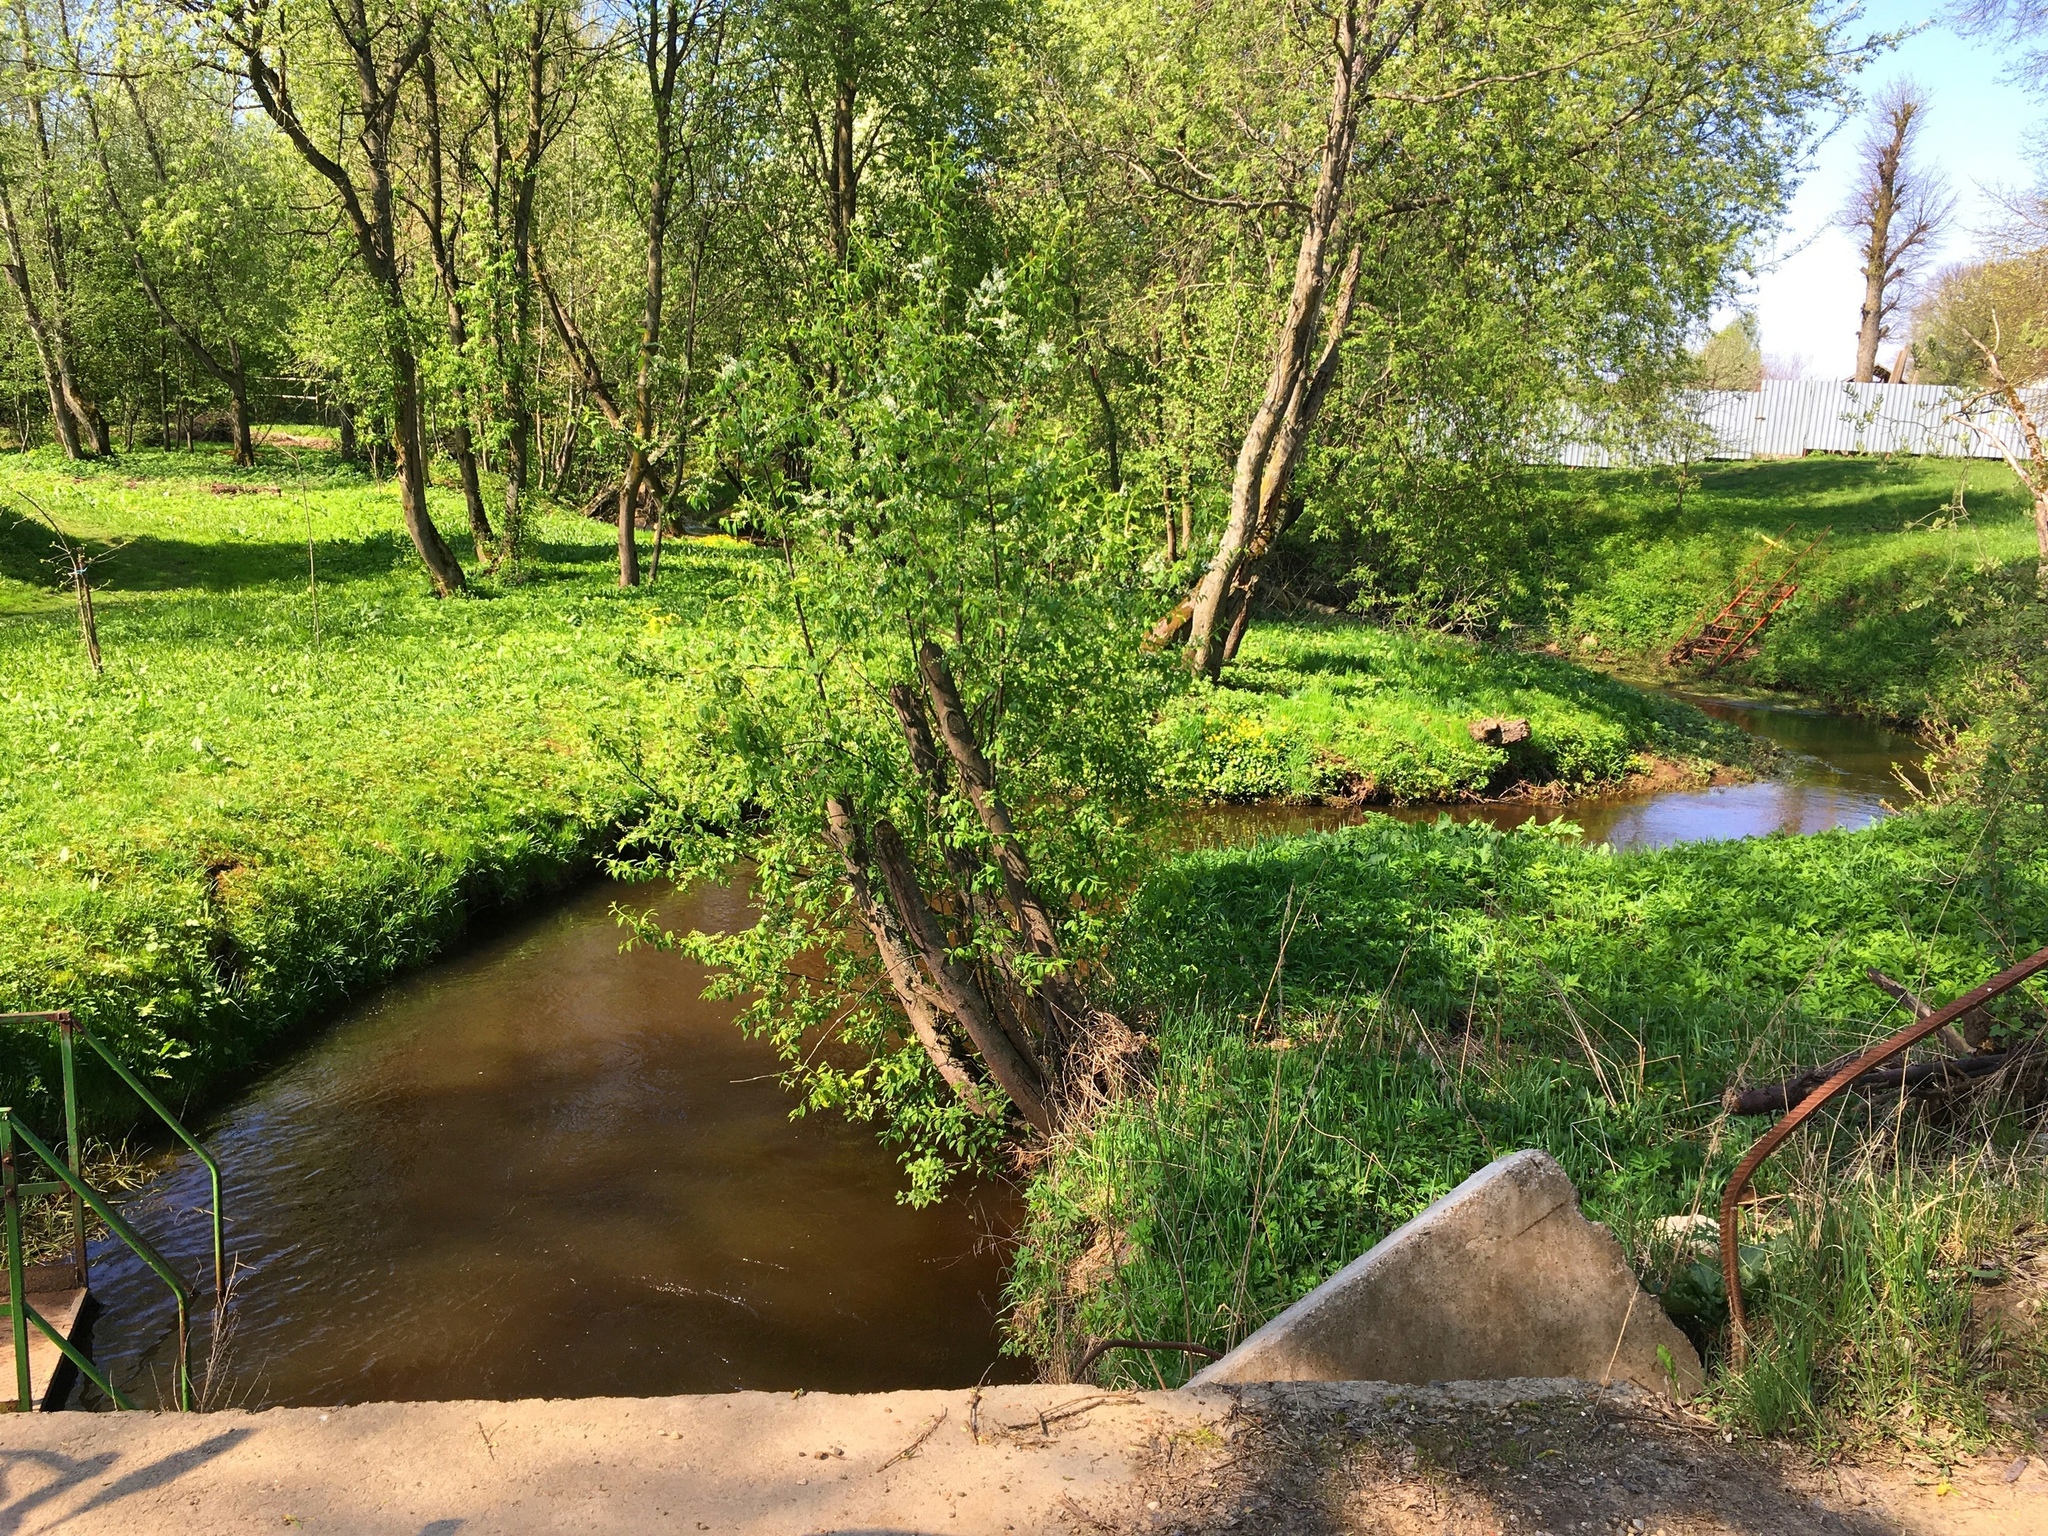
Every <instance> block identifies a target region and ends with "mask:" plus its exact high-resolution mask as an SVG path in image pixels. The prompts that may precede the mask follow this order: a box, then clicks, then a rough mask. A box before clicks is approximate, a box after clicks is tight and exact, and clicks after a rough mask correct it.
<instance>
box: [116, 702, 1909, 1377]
mask: <svg viewBox="0 0 2048 1536" xmlns="http://www.w3.org/2000/svg"><path fill="white" fill-rule="evenodd" d="M1695 702H1697V703H1699V704H1700V705H1701V707H1703V708H1705V709H1707V710H1709V712H1711V713H1715V714H1718V715H1721V716H1722V717H1723V718H1727V719H1731V720H1733V721H1734V722H1735V723H1737V724H1739V725H1742V726H1743V727H1745V728H1746V729H1749V730H1751V731H1753V732H1756V733H1757V734H1759V735H1763V736H1767V737H1769V738H1770V739H1771V740H1773V741H1776V742H1778V743H1779V744H1780V745H1782V746H1784V747H1786V748H1788V749H1789V750H1790V751H1792V752H1794V753H1798V754H1801V755H1800V756H1799V757H1798V758H1796V759H1795V760H1794V762H1793V765H1792V768H1791V771H1790V772H1788V773H1787V774H1786V775H1785V776H1783V777H1782V778H1777V779H1771V780H1766V781H1762V782H1758V783H1753V784H1742V785H1731V786H1727V787H1723V788H1716V789H1706V790H1680V791H1670V792H1665V793H1662V794H1657V795H1651V796H1637V797H1633V798H1629V797H1614V798H1611V799H1597V800H1583V801H1578V802H1575V803H1573V804H1571V805H1568V806H1530V805H1474V806H1459V807H1454V808H1450V809H1449V810H1448V811H1446V810H1445V809H1443V808H1441V807H1434V806H1432V807H1417V808H1411V809H1408V810H1403V811H1399V812H1396V813H1395V814H1399V815H1403V816H1410V817H1414V818H1418V819H1429V818H1434V817H1435V816H1437V815H1441V814H1448V815H1450V816H1451V817H1453V818H1454V819H1457V820H1472V819H1484V820H1487V821H1491V822H1494V823H1496V824H1501V825H1511V824H1514V823H1517V822H1521V821H1526V820H1530V819H1543V820H1550V819H1555V818H1558V817H1566V818H1568V819H1570V820H1571V821H1573V822H1575V823H1577V824H1578V825H1580V826H1581V827H1583V828H1584V829H1585V832H1586V835H1587V837H1588V838H1589V839H1591V840H1594V841H1605V842H1610V843H1613V844H1614V845H1616V846H1617V847H1643V846H1654V845H1659V844H1664V843H1670V842H1675V841H1681V840H1689V839H1697V838H1711V837H1743V836H1749V835H1754V834H1759V833H1766V832H1775V831H1787V832H1813V831H1819V830H1822V829H1824V828H1827V827H1836V826H1846V827H1856V826H1862V825H1865V824H1867V823H1868V822H1870V821H1872V820H1874V819H1875V818H1877V817H1878V816H1880V815H1882V814H1884V804H1883V802H1884V801H1885V799H1886V798H1888V797H1891V798H1896V797H1897V796H1898V795H1899V794H1900V793H1901V791H1900V789H1899V786H1898V783H1897V780H1896V779H1895V778H1894V769H1895V766H1896V767H1900V768H1904V769H1906V770H1907V771H1911V769H1912V768H1913V767H1914V766H1916V765H1917V763H1918V761H1919V749H1918V747H1917V745H1916V744H1915V743H1914V742H1913V740H1912V739H1911V738H1910V737H1906V736H1902V735H1900V734H1898V733H1896V732H1891V731H1886V730H1884V729H1882V728H1881V727H1876V726H1871V725H1867V724H1863V723H1860V722H1856V721H1851V720H1844V719H1841V718H1839V717H1835V716H1830V715H1826V714H1822V713H1818V712H1812V711H1801V710H1792V709H1785V708H1782V707H1776V706H1770V705H1759V704H1753V703H1743V702H1738V701H1732V700H1714V699H1696V700H1695ZM1360 814H1362V813H1357V812H1346V811H1335V810H1316V809H1301V808H1285V807H1280V808H1273V807H1243V808H1232V809H1229V810H1226V811H1210V812H1203V813H1200V814H1199V815H1197V816H1194V817H1192V818H1191V819H1190V823H1189V826H1188V834H1189V836H1188V840H1189V841H1191V842H1195V843H1203V842H1208V843H1218V842H1231V843H1242V842H1246V841H1250V840H1251V839H1253V838H1255V837H1258V836H1261V835H1265V834H1268V833H1273V832H1282V831H1302V830H1308V829H1311V828H1317V827H1325V826H1331V825H1336V824H1340V823H1342V822H1346V821H1355V820H1357V819H1358V817H1359V815H1360ZM615 901H625V902H627V903H629V904H631V905H635V906H646V905H649V904H653V905H656V906H657V907H659V908H660V909H661V912H662V916H663V918H664V919H665V920H666V921H667V922H668V923H669V924H671V925H672V926H681V927H689V926H696V927H702V928H706V929H713V930H715V929H730V928H732V927H734V926H736V925H738V924H741V923H744V922H746V921H747V920H748V914H747V909H746V906H745V904H744V902H743V901H742V900H741V899H740V898H739V897H738V896H737V895H736V894H734V893H732V892H730V891H719V890H713V891H707V892H697V893H693V894H692V896H691V897H690V898H688V899H687V900H685V899H683V898H681V897H678V896H676V895H675V893H674V892H672V891H664V890H653V891H650V890H649V889H647V888H645V887H636V888H626V887H619V886H613V885H610V884H606V883H599V884H596V885H592V886H587V887H584V888H582V889H581V890H579V891H577V892H576V893H574V894H573V895H571V896H569V897H568V898H566V899H565V900H564V901H562V902H561V903H560V904H559V905H558V906H557V907H556V908H555V909H554V910H552V911H550V912H548V913H547V914H545V915H541V916H533V917H527V918H522V919H519V920H516V921H512V922H509V923H508V924H507V925H506V926H505V927H504V929H503V931H501V932H499V933H497V934H496V935H495V936H493V937H491V938H488V939H486V940H484V941H483V942H481V943H478V944H477V945H475V946H473V947H472V948H470V949H468V950H467V951H465V952H464V953H463V954H461V955H459V956H457V957H455V958H453V959H450V960H448V961H445V962H443V963H442V964H439V965H436V966H434V967H432V968H431V969H429V970H427V971H424V972H421V973H420V974H418V975H416V976H413V977H410V978H407V979H405V980H402V981H400V982H398V983H396V984H394V985H393V986H391V987H389V988H387V989H385V990H384V991H383V992H381V993H379V994H378V995H376V996H375V997H373V998H371V999H370V1000H368V1001H367V1002H365V1003H363V1004H361V1005H360V1006H358V1007H356V1008H353V1009H351V1010H349V1011H348V1012H346V1013H345V1014H344V1015H343V1016H342V1017H341V1018H340V1019H338V1020H337V1021H336V1022H335V1023H334V1024H333V1025H332V1026H331V1027H329V1028H327V1029H326V1030H324V1031H323V1032H322V1033H321V1034H320V1035H319V1036H318V1037H317V1038H316V1039H315V1040H314V1041H313V1042H312V1043H311V1044H310V1045H308V1046H307V1047H306V1049H305V1050H303V1051H302V1052H300V1053H299V1054H298V1055H297V1056H296V1057H295V1058H294V1059H293V1060H291V1061H290V1062H289V1063H287V1064H286V1065H285V1066H283V1067H281V1068H279V1069H278V1070H277V1071H276V1072H274V1073H273V1074H271V1075H270V1076H269V1077H267V1078H266V1079H264V1080H263V1081H262V1082H260V1083H259V1084H258V1085H257V1086H256V1087H254V1088H253V1089H252V1090H250V1091H249V1092H248V1093H247V1094H246V1095H245V1096H244V1097H243V1098H242V1099H241V1100H240V1101H239V1102H238V1103H235V1104H233V1105H232V1106H230V1107H229V1108H228V1109H226V1110H225V1111H224V1112H223V1113H222V1114H220V1115H219V1116H218V1117H217V1118H216V1120H215V1121H214V1123H213V1124H212V1125H211V1126H209V1127H208V1128H207V1130H206V1139H207V1142H208V1145H209V1147H210V1148H211V1149H212V1150H213V1152H214V1153H215V1155H216V1156H217V1157H218V1158H219V1160H220V1163H221V1166H222V1169H223V1172H224V1177H225V1190H224V1201H223V1203H224V1205H225V1207H226V1211H227V1218H228V1225H227V1246H228V1251H229V1252H230V1253H231V1254H233V1255H236V1256H237V1258H238V1262H239V1266H240V1268H239V1273H238V1279H237V1282H236V1285H235V1298H236V1299H235V1304H234V1306H233V1307H232V1309H231V1313H230V1315H231V1317H232V1331H231V1335H230V1337H229V1338H228V1341H227V1346H226V1347H225V1348H224V1349H223V1350H221V1351H220V1352H219V1358H218V1362H217V1363H216V1364H215V1366H214V1368H213V1372H212V1378H213V1379H212V1382H211V1385H210V1387H209V1388H208V1397H209V1399H210V1401H212V1402H213V1403H216V1404H220V1403H232V1404H245V1405H248V1406H262V1405H271V1404H306V1403H313V1404H330V1403H343V1402H363V1401H373V1400H380V1399H435V1398H514V1397H563V1396H604V1395H633V1396H637V1395H648V1394H660V1393H677V1392H716V1391H733V1390H739V1389H745V1388H765V1389H793V1388H796V1387H805V1388H809V1389H814V1390H821V1391H822V1390H841V1391H855V1390H880V1389H885V1388H892V1387H958V1386H966V1385H971V1384H973V1383H974V1382H977V1381H981V1380H984V1379H987V1380H991V1381H1002V1380H1011V1379H1018V1378H1019V1377H1021V1376H1024V1375H1026V1374H1027V1372H1028V1367H1027V1366H1026V1364H1025V1362H1021V1361H1017V1360H1014V1359H1008V1358H1005V1357H1003V1356H1002V1355H1001V1354H1000V1353H999V1344H1000V1331H999V1321H998V1318H999V1308H1000V1304H1001V1292H1002V1286H1003V1280H1004V1264H1005V1257H1006V1253H1005V1245H1004V1242H1003V1236H1002V1235H1003V1234H1004V1233H1005V1232H1006V1231H1007V1230H1008V1228H1009V1226H1010V1224H1011V1222H1012V1220H1013V1219H1014V1216H1015V1208H1014V1197H1013V1196H1011V1195H1010V1194H1009V1193H1008V1192H1007V1191H1004V1190H1000V1189H981V1190H976V1191H971V1192H968V1193H967V1194H964V1195H962V1196H959V1197H956V1198H954V1199H951V1200H949V1201H947V1202H945V1203H944V1204H942V1205H940V1206H938V1207H936V1208H934V1209H930V1210H925V1211H912V1210H908V1209H906V1208H905V1207H903V1206H901V1205H899V1204H898V1203H897V1202H896V1198H895V1196H896V1192H897V1190H898V1189H899V1188H900V1187H901V1179H900V1176H899V1173H898V1170H897V1168H896V1166H895V1163H894V1161H893V1159H892V1158H891V1157H890V1155H889V1154H888V1152H887V1150H886V1149H884V1148H883V1147H881V1146H880V1145H879V1144H878V1143H877V1142H876V1140H875V1138H874V1136H873V1134H872V1133H871V1132H870V1131H868V1130H866V1129H863V1128H860V1127H857V1126H850V1125H848V1124H847V1123H845V1122H844V1121H843V1120H842V1119H841V1118H840V1117H838V1116H837V1115H835V1114H825V1115H818V1116H813V1117H808V1118H803V1119H792V1118H791V1117H790V1107H791V1101H790V1100H789V1098H788V1097H787V1095H785V1094H784V1093H783V1091H782V1090H781V1089H780V1088H779V1087H778V1086H777V1085H776V1083H775V1082H774V1080H773V1073H774V1069H775V1063H774V1060H773V1057H772V1056H771V1054H770V1052H769V1051H768V1049H767V1048H766V1047H765V1046H763V1045H760V1044H758V1043H755V1042H750V1041H747V1040H745V1039H743V1038H741V1036H740V1034H739V1032H738V1031H737V1030H736V1029H734V1028H733V1025H732V1015H733V1008H732V1006H731V1005H729V1004H722V1003H708V1002H706V1001H704V1000H703V998H702V997H701V995H700V994H701V992H702V988H703V982H704V976H703V973H702V972H701V971H700V970H698V969H697V968H696V967H694V966H691V965H689V964H686V963H684V962H682V961H680V960H677V959H675V958H673V957H671V956H667V955H661V954H656V953H651V952H646V951H641V952H636V953H633V954H626V955H621V954H620V953H619V937H620V935H619V930H618V929H617V927H616V926H615V924H614V923H613V921H612V919H611V915H610V912H611V907H612V904H613V903H614V902H615ZM206 1204H207V1194H206V1185H205V1181H204V1178H203V1175H202V1174H201V1171H200V1170H199V1168H198V1167H197V1165H196V1163H194V1162H193V1161H192V1160H191V1159H189V1158H180V1159H178V1160H177V1161H176V1162H174V1163H172V1164H171V1166H170V1167H169V1169H168V1170H167V1171H166V1172H165V1174H164V1175H163V1176H162V1177H160V1178H158V1179H157V1180H156V1181H154V1182H153V1183H152V1184H151V1185H150V1186H148V1188H147V1189H146V1190H144V1191H143V1192H142V1193H141V1194H139V1195H138V1196H136V1197H135V1198H134V1199H132V1200H131V1201H129V1202H128V1204H127V1207H126V1209H127V1214H128V1215H129V1217H130V1218H131V1220H134V1221H135V1222H136V1223H137V1225H139V1226H140V1227H141V1228H142V1230H143V1231H144V1232H145V1233H147V1234H149V1235H150V1236H151V1238H152V1240H154V1241H158V1242H159V1245H160V1246H161V1247H162V1248H163V1249H164V1251H165V1252H166V1253H167V1254H168V1255H169V1256H170V1257H171V1258H172V1260H173V1261H174V1262H175V1263H176V1264H177V1265H178V1267H179V1268H180V1269H181V1271H182V1272H183V1273H185V1274H187V1275H188V1276H193V1277H195V1278H196V1277H199V1276H201V1275H208V1277H209V1278H210V1269H211V1256H210V1246H209V1239H208V1234H207V1229H206V1223H205V1220H204V1218H203V1216H202V1215H201V1214H200V1213H201V1212H202V1211H203V1210H204V1208H205V1206H206ZM93 1290H94V1294H95V1296H96V1297H97V1298H98V1300H99V1302H100V1304H101V1312H100V1315H99V1317H98V1320H97V1321H96V1323H95V1324H94V1325H93V1332H92V1337H91V1346H92V1352H93V1355H94V1357H95V1358H96V1359H97V1360H98V1361H100V1362H101V1363H102V1365H103V1366H104V1367H106V1368H108V1369H110V1370H111V1371H112V1372H113V1376H114V1380H115V1381H116V1382H117V1383H118V1384H119V1385H120V1386H121V1387H122V1388H123V1389H124V1390H126V1391H127V1392H129V1393H130V1395H131V1396H134V1397H135V1398H136V1399H137V1400H138V1401H141V1402H144V1403H151V1402H156V1401H168V1382H169V1374H170V1362H171V1352H172V1339H173V1336H174V1313H173V1311H172V1308H171V1307H170V1305H169V1302H168V1299H167V1298H166V1296H165V1293H164V1291H163V1288H162V1286H161V1284H160V1283H159V1282H158V1281H157V1280H156V1279H155V1277H154V1276H153V1275H151V1274H150V1273H149V1272H148V1271H147V1270H146V1269H144V1268H143V1267H142V1266H141V1264H140V1263H139V1262H137V1261H135V1260H134V1259H133V1258H132V1257H131V1256H129V1255H128V1254H127V1252H126V1250H125V1249H121V1248H118V1247H117V1246H113V1245H110V1244H108V1243H101V1244H100V1245H98V1246H97V1247H96V1248H95V1250H94V1257H93ZM210 1336H211V1329H210V1326H208V1324H207V1323H206V1321H205V1320H204V1319H202V1320H201V1321H200V1325H199V1326H198V1327H197V1328H195V1333H194V1341H195V1350H194V1354H195V1375H204V1374H205V1372H206V1365H207V1355H208V1353H209V1350H208V1343H209V1339H210ZM97 1396H98V1395H97V1394H96V1393H94V1392H92V1391H91V1390H90V1389H89V1388H81V1389H79V1390H78V1393H77V1394H76V1396H75V1401H78V1402H80V1403H82V1404H87V1405H97V1404H96V1399H97Z"/></svg>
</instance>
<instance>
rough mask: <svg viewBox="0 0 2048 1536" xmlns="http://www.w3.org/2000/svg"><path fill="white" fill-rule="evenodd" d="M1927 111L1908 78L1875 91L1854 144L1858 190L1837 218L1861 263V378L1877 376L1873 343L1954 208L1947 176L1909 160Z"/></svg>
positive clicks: (1907, 297) (1906, 300)
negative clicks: (1851, 236) (1850, 237)
mask: <svg viewBox="0 0 2048 1536" xmlns="http://www.w3.org/2000/svg"><path fill="white" fill-rule="evenodd" d="M1926 116H1927V94H1926V92H1925V91H1923V90H1922V89H1921V88H1920V87H1919V86H1917V85H1915V84H1914V83H1913V82H1912V81H1910V80H1900V81H1897V82H1895V83H1894V84H1892V85H1891V86H1890V87H1888V88H1887V89H1886V90H1885V92H1884V93H1883V94H1882V95H1881V96H1879V97H1878V99H1877V101H1876V103H1875V105H1874V106H1873V109H1872V112H1871V121H1870V126H1869V128H1868V130H1867V131H1866V132H1865V134H1864V136H1863V143H1862V146H1861V148H1860V150H1859V152H1858V153H1859V155H1860V162H1859V170H1858V173H1857V184H1856V190H1855V193H1854V194H1853V195H1852V196H1851V198H1850V200H1849V203H1848V206H1847V207H1845V208H1844V209H1843V210H1842V214H1841V222H1842V226H1843V227H1844V228H1845V229H1848V230H1851V231H1853V232H1854V233H1855V234H1856V236H1857V240H1858V249H1857V256H1858V258H1859V259H1860V260H1861V261H1862V263H1863V308H1862V319H1861V322H1860V323H1859V326H1858V329H1857V332H1856V372H1855V374H1854V375H1853V377H1854V379H1855V381H1856V382H1857V383H1859V384H1868V383H1869V382H1870V381H1871V380H1872V379H1874V378H1875V377H1876V376H1877V348H1878V344H1879V343H1880V342H1881V341H1883V340H1884V339H1885V338H1886V337H1888V336H1890V335H1891V334H1892V320H1893V317H1894V316H1895V315H1897V314H1898V313H1899V311H1900V310H1902V309H1906V308H1908V307H1909V306H1910V302H1911V294H1912V289H1913V286H1914V283H1915V281H1916V280H1917V279H1918V277H1919V275H1920V273H1921V271H1922V269H1923V268H1924V267H1925V265H1926V262H1927V259H1928V258H1929V256H1931V255H1932V254H1933V248H1934V246H1935V244H1936V243H1937V242H1938V241H1939V240H1940V238H1941V233H1942V228H1943V226H1944V225H1945V224H1947V222H1948V221H1949V219H1950V218H1951V217H1952V216H1953V215H1954V213H1955V198H1954V197H1953V196H1952V195H1951V194H1950V192H1949V190H1948V186H1947V183H1946V182H1944V181H1943V180H1942V178H1941V176H1940V175H1939V174H1938V173H1936V172H1934V171H1930V170H1927V169H1926V168H1924V167H1922V166H1920V165H1918V164H1916V163H1915V162H1914V146H1915V143H1916V141H1917V140H1918V139H1919V137H1920V132H1921V124H1922V123H1923V122H1924V121H1925V120H1926Z"/></svg>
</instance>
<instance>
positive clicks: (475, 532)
mask: <svg viewBox="0 0 2048 1536" xmlns="http://www.w3.org/2000/svg"><path fill="white" fill-rule="evenodd" d="M467 406H468V392H467V391H465V390H458V391H456V395H455V409H456V411H457V412H458V413H464V412H465V411H466V408H467ZM448 439H449V446H450V448H451V449H453V451H454V454H455V468H456V471H457V473H458V474H460V476H461V477H462V504H463V505H464V506H465V507H467V508H468V509H469V536H470V539H471V540H472V541H473V542H474V543H475V545H476V558H477V563H478V564H479V565H489V564H490V563H491V556H492V552H493V546H494V544H495V541H496V539H497V535H496V534H494V533H492V532H491V514H490V513H489V512H487V511H485V510H484V487H483V482H482V481H481V480H480V479H478V477H477V472H476V445H475V441H474V440H473V439H472V438H471V437H470V434H469V422H468V420H467V419H460V418H459V419H458V420H457V421H456V423H455V425H454V427H453V428H452V429H450V431H449V433H448Z"/></svg>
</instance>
